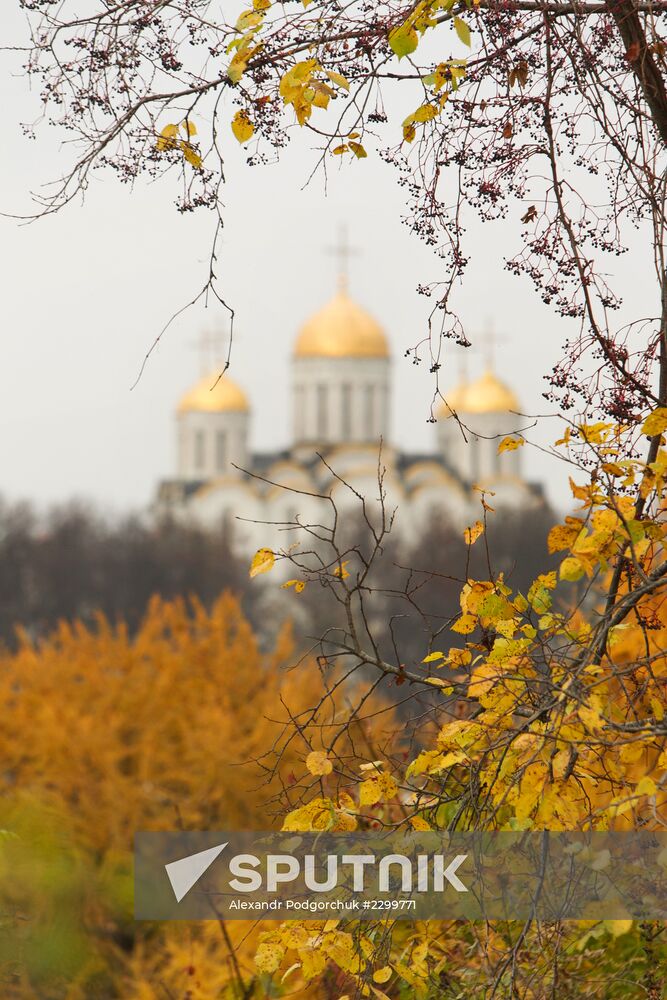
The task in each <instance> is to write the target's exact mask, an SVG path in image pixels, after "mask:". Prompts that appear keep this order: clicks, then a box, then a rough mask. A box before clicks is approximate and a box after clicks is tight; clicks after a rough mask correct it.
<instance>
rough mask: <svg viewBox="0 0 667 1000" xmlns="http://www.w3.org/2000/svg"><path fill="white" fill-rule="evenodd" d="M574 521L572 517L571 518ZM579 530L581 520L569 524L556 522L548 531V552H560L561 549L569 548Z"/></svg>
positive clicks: (577, 535)
mask: <svg viewBox="0 0 667 1000" xmlns="http://www.w3.org/2000/svg"><path fill="white" fill-rule="evenodd" d="M572 520H573V522H574V518H573V519H572ZM580 531H581V522H580V521H576V523H571V524H557V525H555V526H554V527H553V528H552V529H551V531H550V532H549V536H548V538H547V546H548V549H549V552H550V553H554V552H560V551H561V550H562V549H571V548H572V546H573V545H574V543H575V542H576V540H577V538H578V537H579V533H580Z"/></svg>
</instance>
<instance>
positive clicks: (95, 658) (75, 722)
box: [0, 594, 392, 1000]
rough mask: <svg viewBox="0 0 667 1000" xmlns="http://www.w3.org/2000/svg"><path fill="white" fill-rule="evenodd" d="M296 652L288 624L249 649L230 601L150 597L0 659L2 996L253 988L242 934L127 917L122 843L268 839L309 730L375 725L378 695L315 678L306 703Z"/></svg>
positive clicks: (248, 635)
mask: <svg viewBox="0 0 667 1000" xmlns="http://www.w3.org/2000/svg"><path fill="white" fill-rule="evenodd" d="M295 655H296V654H295V650H294V645H293V641H292V639H291V637H290V634H289V627H288V626H286V627H285V628H284V629H283V631H282V634H281V635H280V637H279V638H278V640H277V641H276V643H275V646H274V647H273V648H271V649H270V650H268V651H266V652H264V653H262V652H261V651H260V649H259V645H258V641H257V638H256V636H255V635H254V633H253V631H252V628H251V627H250V625H249V623H248V622H247V620H246V619H245V618H244V617H243V615H242V613H241V609H240V606H239V603H238V601H237V599H236V598H234V597H233V596H232V595H230V594H226V595H223V596H222V597H220V598H219V600H218V601H217V602H216V603H215V605H214V607H213V608H212V610H211V611H210V613H209V612H207V611H206V610H205V608H204V607H203V606H202V605H201V604H199V603H194V604H193V605H190V606H188V605H187V604H186V603H185V602H184V601H175V602H172V603H169V602H165V601H161V600H159V599H157V598H156V599H155V600H154V601H153V602H152V604H151V606H150V608H149V609H148V611H147V613H146V615H145V617H144V619H143V621H142V623H141V627H140V629H139V630H138V632H137V634H136V635H135V636H129V635H128V630H127V628H126V627H125V626H124V625H122V624H119V625H118V626H116V627H114V626H112V625H110V624H109V622H108V621H106V620H105V619H104V618H103V617H102V616H101V615H100V616H99V617H98V620H97V623H96V624H95V625H94V626H92V627H85V626H84V625H82V624H81V623H79V622H72V623H71V624H65V623H62V624H61V626H60V627H59V628H58V629H57V630H56V631H54V632H53V633H51V634H50V635H49V636H48V637H46V638H44V639H43V640H42V641H41V642H39V643H34V642H32V641H31V640H30V639H29V638H28V637H27V636H26V635H25V634H24V635H23V637H22V643H21V646H20V648H19V649H18V650H17V651H16V652H15V653H5V654H2V655H0V678H1V679H0V705H2V709H3V718H4V720H5V725H4V727H3V734H2V741H1V742H2V748H1V751H0V752H1V754H2V760H3V774H2V779H1V781H0V784H1V785H2V801H3V807H2V832H1V833H0V845H1V847H2V850H1V852H0V859H1V860H0V864H1V866H2V876H1V878H0V899H1V900H2V912H3V921H2V926H1V927H0V982H1V983H2V995H3V996H6V997H16V998H17V1000H18V998H20V1000H28V998H33V997H34V998H37V997H39V998H51V997H53V998H56V997H58V998H62V997H68V998H71V1000H74V998H77V1000H78V998H88V997H99V998H106V997H109V998H111V997H114V996H142V997H147V998H148V997H159V996H164V995H173V996H178V997H185V996H187V997H190V998H191V1000H195V998H202V1000H203V998H205V997H210V996H211V995H220V992H224V991H225V990H227V991H228V992H227V994H225V995H229V996H230V997H231V996H239V995H242V993H243V991H246V990H247V996H248V997H249V996H250V995H251V994H253V993H254V991H255V988H256V989H257V991H259V990H260V986H259V980H258V975H257V973H256V972H255V970H254V968H253V963H252V956H253V953H254V949H255V947H256V946H257V930H256V929H254V928H253V927H252V926H249V925H247V924H245V923H243V922H242V923H240V924H236V925H234V926H229V927H227V926H226V925H225V924H224V922H221V923H218V922H216V921H213V922H212V923H210V924H207V925H205V926H203V927H193V926H182V925H180V926H179V925H178V924H173V925H165V926H164V927H162V928H161V929H159V930H158V929H157V928H155V927H154V926H152V925H149V924H144V925H141V924H135V923H134V922H133V920H132V846H133V837H134V833H135V832H136V831H138V830H158V829H207V828H208V829H214V828H216V826H217V827H218V828H230V829H268V828H271V827H274V828H275V827H279V826H280V815H279V804H278V803H279V797H280V794H281V792H282V790H283V788H285V787H292V788H297V789H298V788H299V787H300V786H302V785H303V784H304V783H306V784H307V783H309V781H310V780H312V775H311V773H310V772H309V771H308V769H307V767H306V766H305V763H304V761H305V760H306V759H307V758H308V757H309V755H311V754H315V755H317V754H318V753H321V748H322V732H326V730H327V728H329V727H332V726H334V725H335V726H336V727H338V726H339V725H340V724H341V723H342V722H343V720H344V718H347V719H348V721H349V720H350V714H351V713H353V714H354V716H355V717H354V719H353V720H352V722H351V727H352V728H351V729H350V730H349V732H350V735H351V737H353V738H354V734H355V733H356V739H359V738H360V737H363V736H365V738H366V739H370V738H371V733H372V732H373V731H375V732H376V733H377V734H378V736H379V734H380V732H381V730H382V729H386V730H387V732H389V731H390V730H391V728H392V724H391V720H390V716H388V715H386V714H385V713H384V712H383V709H382V705H381V704H380V701H379V700H378V699H376V700H375V703H374V705H371V704H367V705H366V706H365V707H363V706H361V705H356V704H352V703H351V702H350V700H349V695H348V696H347V697H343V694H342V692H341V691H340V689H339V688H338V687H337V685H336V683H335V682H334V683H333V684H331V683H330V681H329V680H327V681H325V684H324V687H325V688H328V691H327V694H326V697H324V698H323V697H322V695H323V683H322V679H321V678H320V676H319V671H318V668H317V664H316V663H315V662H314V661H312V660H307V661H304V662H303V663H302V665H301V667H300V668H296V669H295V668H294V666H293V661H294V659H295ZM318 706H319V707H318ZM381 720H382V721H381ZM296 723H298V725H299V728H300V736H297V737H295V735H294V733H293V731H292V730H293V725H294V724H296ZM346 745H347V751H346V753H348V754H350V760H353V759H355V754H354V749H353V745H352V742H351V741H350V740H348V741H347V742H346ZM10 873H11V877H10ZM239 989H240V990H241V991H242V993H239V992H238V990H239ZM165 991H167V992H166V993H165ZM188 991H189V992H188ZM216 991H219V992H218V993H217V994H216Z"/></svg>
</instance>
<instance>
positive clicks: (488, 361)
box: [475, 319, 507, 371]
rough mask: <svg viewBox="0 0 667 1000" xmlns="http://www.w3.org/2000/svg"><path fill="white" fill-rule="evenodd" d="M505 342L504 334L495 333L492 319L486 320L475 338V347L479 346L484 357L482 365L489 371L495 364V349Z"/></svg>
mask: <svg viewBox="0 0 667 1000" xmlns="http://www.w3.org/2000/svg"><path fill="white" fill-rule="evenodd" d="M505 341H507V336H506V334H504V333H496V329H495V327H494V325H493V320H492V319H487V321H486V324H485V329H484V331H483V332H482V333H479V334H477V336H476V337H475V346H477V345H479V346H480V347H481V349H482V353H483V355H484V363H485V365H486V367H487V368H488V369H489V371H492V370H493V369H494V367H495V363H496V347H497V346H498V344H499V343H501V342H502V343H504V342H505Z"/></svg>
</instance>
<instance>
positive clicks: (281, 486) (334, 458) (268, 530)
mask: <svg viewBox="0 0 667 1000" xmlns="http://www.w3.org/2000/svg"><path fill="white" fill-rule="evenodd" d="M218 374H219V371H218V372H215V371H213V372H211V373H209V374H208V375H206V376H205V377H203V378H202V379H201V380H200V381H199V382H197V384H196V385H194V386H193V387H192V388H191V389H189V390H188V391H187V392H186V393H185V395H184V396H183V397H182V399H181V400H180V403H179V404H178V410H177V415H176V432H177V455H178V458H177V470H176V475H175V476H174V478H172V479H169V480H167V481H165V482H162V483H161V484H160V486H159V490H158V496H157V499H156V504H155V511H156V513H157V514H158V515H165V514H168V515H172V516H175V517H178V518H187V519H192V520H193V521H194V522H196V523H198V524H200V525H203V526H208V527H211V528H214V527H220V526H222V525H224V526H226V527H227V528H228V529H229V530H230V531H231V532H232V538H233V542H234V546H235V548H236V549H237V550H238V551H239V553H243V554H246V553H252V552H254V551H255V550H256V549H258V548H260V547H264V546H266V547H269V548H274V549H275V550H276V551H279V550H280V549H284V548H286V547H287V546H288V545H289V544H290V542H291V541H293V540H294V538H293V535H292V536H290V534H289V533H287V534H286V532H289V526H290V525H293V524H294V523H295V522H297V521H298V522H300V523H302V524H311V525H314V524H324V523H328V521H329V519H330V518H331V512H332V507H331V504H330V502H329V501H328V500H327V499H326V498H327V497H329V496H331V497H333V499H334V501H335V503H336V507H337V508H338V509H339V510H341V511H344V510H350V509H354V508H356V509H358V508H359V499H358V497H359V496H363V497H365V498H366V499H367V500H368V501H369V503H372V502H373V501H374V500H377V498H378V493H379V489H378V466H379V463H380V464H381V466H382V468H383V469H384V489H385V493H386V507H387V509H388V510H389V511H393V510H396V517H395V522H394V530H395V531H397V532H398V533H399V535H400V537H401V538H404V539H405V540H406V541H409V542H410V541H412V540H414V539H416V537H417V536H418V535H419V534H420V532H422V531H423V530H424V528H425V527H426V526H427V525H428V524H429V523H430V521H431V520H432V518H434V517H440V518H443V519H446V520H448V521H449V522H450V523H452V524H453V525H454V526H456V527H459V528H461V529H463V528H464V527H465V526H466V525H468V524H471V523H472V522H473V521H474V520H476V519H477V518H479V516H480V511H481V506H480V494H479V492H478V491H477V490H475V489H473V487H474V486H475V485H477V486H483V487H484V488H487V489H489V490H492V491H493V492H494V494H495V496H494V499H493V501H491V502H492V504H493V506H494V507H496V508H498V507H500V506H505V507H511V508H513V509H528V508H531V507H535V506H536V505H541V504H542V503H543V502H544V501H543V496H542V491H541V489H540V488H539V486H537V485H535V484H530V483H528V482H526V481H525V479H524V478H523V476H522V472H521V452H522V449H521V448H518V449H516V450H513V451H506V452H503V453H502V454H498V442H499V440H500V439H501V438H502V437H503V436H504V435H507V434H511V433H513V432H515V431H517V430H518V429H519V428H520V427H521V425H522V423H523V421H522V420H521V418H520V417H519V416H518V411H519V410H520V405H519V402H518V400H517V397H516V396H515V395H514V393H513V392H512V390H511V389H510V388H509V387H508V386H506V385H505V384H504V383H503V382H502V381H501V380H500V379H499V378H498V377H497V376H496V375H495V374H494V372H493V371H492V369H491V368H490V367H489V368H487V370H486V371H485V372H484V373H483V374H482V375H481V376H480V377H479V378H476V379H474V380H472V381H469V382H465V381H461V382H460V384H459V385H458V386H456V387H455V388H453V389H452V391H451V392H450V393H449V394H448V395H447V396H446V397H445V398H444V399H443V400H442V401H441V402H440V405H439V407H438V409H437V411H436V417H437V419H436V422H435V424H434V430H433V437H434V441H433V449H432V451H429V452H426V453H411V452H405V451H401V450H400V449H398V448H396V447H394V446H393V445H392V442H391V440H390V439H389V438H388V435H387V430H388V427H389V415H390V407H391V401H392V391H391V390H392V387H391V357H390V351H389V345H388V342H387V337H386V335H385V333H384V331H383V329H382V328H381V326H380V325H379V324H378V323H377V322H376V321H375V319H373V317H372V316H371V315H370V313H368V312H366V310H365V309H363V308H362V307H361V306H360V305H358V304H357V302H355V301H354V299H353V298H351V296H350V295H349V294H348V291H347V288H346V282H345V281H344V280H341V281H340V283H339V288H338V291H337V294H336V295H335V296H334V297H333V298H332V299H331V301H330V302H328V303H327V304H326V305H325V306H324V307H323V308H322V309H320V311H319V312H317V313H316V314H315V315H314V316H312V317H311V318H310V319H308V320H307V321H306V323H305V324H304V325H303V326H302V328H301V329H300V331H299V332H298V334H297V336H296V339H295V341H294V347H293V352H292V375H291V383H292V384H291V402H292V440H291V443H290V444H289V445H288V446H287V447H286V448H284V449H283V450H280V451H274V452H269V453H259V452H255V451H253V450H252V448H251V418H252V408H251V403H250V400H249V397H248V395H247V394H246V392H245V390H244V389H243V388H241V386H239V385H238V384H237V383H236V382H235V381H233V380H232V379H231V378H229V377H227V375H224V376H223V377H222V378H220V379H218ZM424 409H425V411H426V405H425V407H424ZM454 413H455V414H456V415H458V417H459V419H460V421H461V423H462V424H463V425H464V426H465V428H466V430H465V435H464V432H463V431H462V429H461V426H460V425H459V423H458V421H457V420H456V419H455V417H454V416H453V414H454ZM380 448H381V452H380ZM319 456H322V457H321V458H320V457H319ZM380 456H381V457H380ZM322 459H324V461H323V460H322Z"/></svg>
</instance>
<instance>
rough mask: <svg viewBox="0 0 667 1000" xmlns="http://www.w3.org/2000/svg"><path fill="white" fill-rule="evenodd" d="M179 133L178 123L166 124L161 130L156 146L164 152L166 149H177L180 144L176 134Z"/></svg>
mask: <svg viewBox="0 0 667 1000" xmlns="http://www.w3.org/2000/svg"><path fill="white" fill-rule="evenodd" d="M177 135H178V125H173V124H171V125H165V127H164V128H163V129H162V131H161V132H160V135H159V136H158V140H157V142H156V144H155V146H156V148H157V149H158V150H160V152H162V150H164V149H175V148H176V146H177V145H178V144H177V142H176V136H177Z"/></svg>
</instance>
